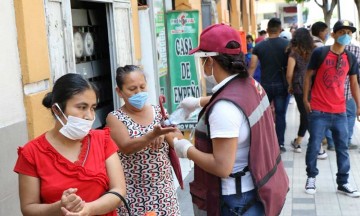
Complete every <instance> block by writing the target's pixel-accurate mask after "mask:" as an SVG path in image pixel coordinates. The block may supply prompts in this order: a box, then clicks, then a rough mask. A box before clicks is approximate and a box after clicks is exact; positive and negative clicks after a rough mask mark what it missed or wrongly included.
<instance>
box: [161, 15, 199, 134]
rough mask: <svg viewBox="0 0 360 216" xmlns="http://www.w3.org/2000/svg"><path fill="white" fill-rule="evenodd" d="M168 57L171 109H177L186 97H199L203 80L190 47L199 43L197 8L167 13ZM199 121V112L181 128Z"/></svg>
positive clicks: (185, 128) (191, 126)
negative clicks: (200, 80) (198, 72)
mask: <svg viewBox="0 0 360 216" xmlns="http://www.w3.org/2000/svg"><path fill="white" fill-rule="evenodd" d="M166 24H167V25H166V27H167V39H168V60H169V76H170V79H169V81H170V87H169V88H170V90H169V91H170V97H169V99H168V100H170V101H169V102H170V103H169V104H168V105H169V106H170V107H169V108H170V109H169V110H170V111H174V110H175V109H176V108H177V106H178V105H179V103H180V102H181V101H182V100H183V99H184V98H186V97H190V96H193V97H200V96H201V89H200V82H199V78H198V76H197V72H196V66H195V60H194V56H192V55H189V51H190V50H191V49H193V48H195V47H197V46H198V32H199V30H198V29H199V13H198V11H170V12H167V13H166ZM196 122H197V115H195V116H193V117H192V118H191V119H189V121H187V122H184V123H181V124H180V125H179V128H180V129H182V130H190V129H192V128H193V127H194V125H195V124H196Z"/></svg>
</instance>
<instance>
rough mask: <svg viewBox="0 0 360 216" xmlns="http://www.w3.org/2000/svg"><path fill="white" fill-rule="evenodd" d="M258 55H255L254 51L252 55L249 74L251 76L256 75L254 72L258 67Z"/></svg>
mask: <svg viewBox="0 0 360 216" xmlns="http://www.w3.org/2000/svg"><path fill="white" fill-rule="evenodd" d="M258 61H259V60H258V57H257V55H255V54H254V53H253V54H252V55H251V61H250V65H249V69H248V71H249V75H250V76H254V72H255V70H256V67H257V63H258Z"/></svg>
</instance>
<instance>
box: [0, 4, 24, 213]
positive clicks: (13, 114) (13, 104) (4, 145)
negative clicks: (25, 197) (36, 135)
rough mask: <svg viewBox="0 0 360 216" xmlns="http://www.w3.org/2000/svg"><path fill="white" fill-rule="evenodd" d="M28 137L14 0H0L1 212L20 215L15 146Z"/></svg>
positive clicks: (20, 144)
mask: <svg viewBox="0 0 360 216" xmlns="http://www.w3.org/2000/svg"><path fill="white" fill-rule="evenodd" d="M26 141H27V129H26V115H25V108H24V103H23V93H22V83H21V69H20V62H19V52H18V46H17V32H16V25H15V10H14V1H13V0H0V215H21V213H20V204H19V198H18V197H19V195H18V181H17V174H16V173H14V172H13V168H14V165H15V161H16V159H17V151H16V149H17V147H18V146H22V145H24V143H25V142H26Z"/></svg>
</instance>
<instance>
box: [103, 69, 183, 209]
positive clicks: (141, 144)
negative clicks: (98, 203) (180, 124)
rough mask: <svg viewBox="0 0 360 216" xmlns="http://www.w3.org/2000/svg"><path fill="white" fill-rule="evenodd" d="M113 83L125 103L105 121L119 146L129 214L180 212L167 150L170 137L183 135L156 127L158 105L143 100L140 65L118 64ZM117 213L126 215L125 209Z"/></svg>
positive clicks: (144, 94)
mask: <svg viewBox="0 0 360 216" xmlns="http://www.w3.org/2000/svg"><path fill="white" fill-rule="evenodd" d="M116 82H117V88H116V91H117V94H118V95H119V97H120V98H122V99H123V100H124V102H125V103H124V105H123V106H122V107H121V108H120V109H118V110H115V111H113V112H111V113H110V114H109V115H108V117H107V119H106V121H107V125H108V126H109V127H110V128H111V136H112V138H113V140H114V141H115V142H116V144H117V145H118V146H119V150H120V152H119V156H120V159H121V161H122V163H123V167H124V173H125V178H126V183H127V188H126V191H127V201H128V203H129V205H130V209H131V211H132V214H133V215H139V216H142V215H145V213H146V212H152V211H154V212H156V214H157V216H160V215H171V216H174V215H180V210H179V204H178V200H177V197H176V190H175V187H174V182H173V181H174V180H173V176H172V171H171V163H170V160H169V156H168V155H169V154H168V153H169V144H170V145H172V144H173V138H174V137H179V138H181V137H182V134H181V132H180V131H178V130H177V129H176V128H173V127H170V128H161V127H160V126H159V125H160V121H161V119H162V115H161V112H160V107H159V106H153V105H150V104H148V103H146V101H147V97H148V93H147V83H146V78H145V75H144V73H143V71H142V70H141V69H140V68H139V67H137V66H134V65H127V66H125V67H119V68H118V69H117V74H116ZM120 215H126V210H125V209H124V208H121V209H120Z"/></svg>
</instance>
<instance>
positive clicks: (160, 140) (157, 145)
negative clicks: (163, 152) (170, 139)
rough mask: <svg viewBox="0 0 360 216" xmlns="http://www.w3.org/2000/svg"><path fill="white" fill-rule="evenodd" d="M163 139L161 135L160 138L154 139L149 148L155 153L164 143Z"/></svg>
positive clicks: (163, 136)
mask: <svg viewBox="0 0 360 216" xmlns="http://www.w3.org/2000/svg"><path fill="white" fill-rule="evenodd" d="M164 139H165V135H161V136H158V137H156V138H155V139H154V140H153V141H152V142H151V143H150V144H149V147H150V148H151V149H152V150H154V151H156V150H158V149H159V148H160V147H161V144H162V143H163V142H164Z"/></svg>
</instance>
